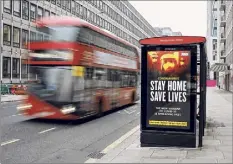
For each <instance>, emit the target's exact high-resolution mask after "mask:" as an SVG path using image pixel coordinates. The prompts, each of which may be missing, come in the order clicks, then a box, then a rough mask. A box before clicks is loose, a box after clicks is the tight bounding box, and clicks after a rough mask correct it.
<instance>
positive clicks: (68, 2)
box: [65, 0, 70, 11]
mask: <svg viewBox="0 0 233 164" xmlns="http://www.w3.org/2000/svg"><path fill="white" fill-rule="evenodd" d="M65 2H66V10H67V11H70V0H69V1H65Z"/></svg>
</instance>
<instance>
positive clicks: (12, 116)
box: [11, 113, 22, 117]
mask: <svg viewBox="0 0 233 164" xmlns="http://www.w3.org/2000/svg"><path fill="white" fill-rule="evenodd" d="M21 115H22V114H21V113H19V114H14V115H12V116H11V117H15V116H21Z"/></svg>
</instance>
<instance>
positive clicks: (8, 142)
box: [1, 139, 20, 146]
mask: <svg viewBox="0 0 233 164" xmlns="http://www.w3.org/2000/svg"><path fill="white" fill-rule="evenodd" d="M19 140H20V139H13V140H10V141H6V142H3V143H1V146H4V145H8V144H11V143H14V142H17V141H19Z"/></svg>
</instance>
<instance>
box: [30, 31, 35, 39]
mask: <svg viewBox="0 0 233 164" xmlns="http://www.w3.org/2000/svg"><path fill="white" fill-rule="evenodd" d="M30 41H36V33H35V32H33V31H30Z"/></svg>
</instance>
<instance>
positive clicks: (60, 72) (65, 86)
mask: <svg viewBox="0 0 233 164" xmlns="http://www.w3.org/2000/svg"><path fill="white" fill-rule="evenodd" d="M30 73H32V74H36V75H37V82H36V83H34V84H31V85H29V92H30V93H32V94H34V95H36V96H37V97H40V98H41V99H45V100H52V101H70V100H71V95H72V90H71V88H72V79H71V78H72V77H71V68H70V67H59V66H57V67H56V66H53V67H41V66H31V67H30Z"/></svg>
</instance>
